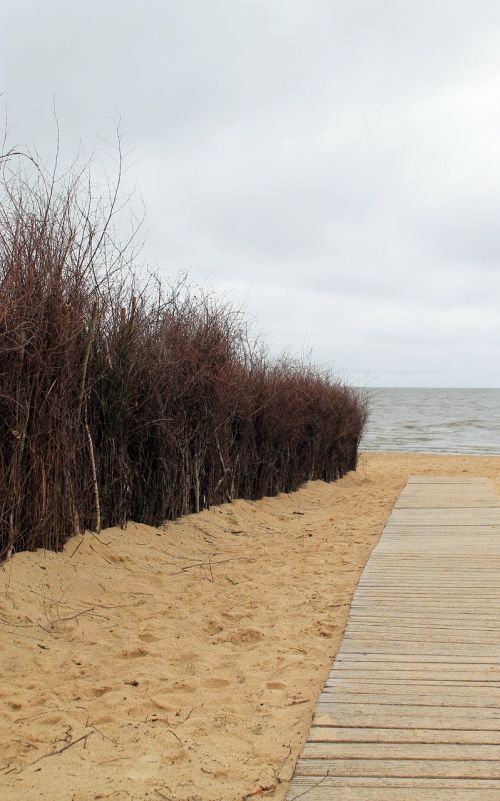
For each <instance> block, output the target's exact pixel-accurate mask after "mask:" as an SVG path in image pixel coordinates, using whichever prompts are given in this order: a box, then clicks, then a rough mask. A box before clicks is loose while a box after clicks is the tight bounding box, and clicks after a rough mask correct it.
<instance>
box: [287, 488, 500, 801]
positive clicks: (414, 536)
mask: <svg viewBox="0 0 500 801" xmlns="http://www.w3.org/2000/svg"><path fill="white" fill-rule="evenodd" d="M298 798H300V799H301V801H476V800H477V801H500V502H499V500H498V498H497V496H496V495H495V493H494V491H493V489H492V486H491V484H490V482H489V481H488V480H487V479H479V478H476V479H467V478H430V477H414V478H410V480H409V481H408V484H407V485H406V487H405V489H404V490H403V492H402V493H401V495H400V496H399V499H398V501H397V503H396V505H395V507H394V510H393V512H392V514H391V516H390V518H389V520H388V522H387V525H386V527H385V529H384V532H383V534H382V537H381V539H380V541H379V543H378V545H377V546H376V547H375V549H374V550H373V553H372V555H371V557H370V559H369V561H368V563H367V565H366V567H365V570H364V572H363V575H362V577H361V580H360V582H359V585H358V588H357V590H356V593H355V595H354V598H353V602H352V606H351V612H350V615H349V621H348V624H347V628H346V631H345V635H344V639H343V643H342V647H341V649H340V651H339V653H338V655H337V658H336V660H335V663H334V665H333V669H332V671H331V673H330V676H329V677H328V680H327V682H326V685H325V687H324V689H323V692H322V693H321V696H320V698H319V701H318V704H317V707H316V713H315V717H314V720H313V724H312V727H311V730H310V732H309V735H308V739H307V742H306V744H305V746H304V749H303V751H302V754H301V757H300V759H299V761H298V763H297V766H296V771H295V775H294V778H293V781H292V783H291V785H290V789H289V792H288V795H287V801H293V799H298Z"/></svg>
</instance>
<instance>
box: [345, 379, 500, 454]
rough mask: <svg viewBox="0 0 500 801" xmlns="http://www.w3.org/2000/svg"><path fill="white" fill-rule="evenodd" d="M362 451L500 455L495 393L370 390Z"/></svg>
mask: <svg viewBox="0 0 500 801" xmlns="http://www.w3.org/2000/svg"><path fill="white" fill-rule="evenodd" d="M368 395H369V398H370V419H369V421H368V427H367V431H366V434H365V436H364V439H363V442H362V444H361V448H362V449H363V450H366V451H440V452H447V453H477V454H493V453H495V454H500V389H371V390H369V391H368Z"/></svg>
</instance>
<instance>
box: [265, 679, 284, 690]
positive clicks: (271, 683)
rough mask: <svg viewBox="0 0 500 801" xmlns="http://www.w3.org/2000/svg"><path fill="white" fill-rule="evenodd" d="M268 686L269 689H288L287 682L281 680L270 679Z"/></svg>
mask: <svg viewBox="0 0 500 801" xmlns="http://www.w3.org/2000/svg"><path fill="white" fill-rule="evenodd" d="M266 687H267V689H268V690H286V684H283V682H281V681H268V682H266Z"/></svg>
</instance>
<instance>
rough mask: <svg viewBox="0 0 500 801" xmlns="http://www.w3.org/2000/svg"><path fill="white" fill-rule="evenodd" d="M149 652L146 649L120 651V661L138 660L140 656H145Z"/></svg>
mask: <svg viewBox="0 0 500 801" xmlns="http://www.w3.org/2000/svg"><path fill="white" fill-rule="evenodd" d="M148 654H149V651H147V650H146V648H133V649H132V650H131V651H122V652H121V654H120V656H121V658H122V659H139V657H141V656H147V655H148Z"/></svg>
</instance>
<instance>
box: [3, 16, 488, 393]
mask: <svg viewBox="0 0 500 801" xmlns="http://www.w3.org/2000/svg"><path fill="white" fill-rule="evenodd" d="M0 93H1V94H2V95H3V97H2V100H3V101H4V103H5V106H6V108H7V112H8V119H7V128H8V141H9V143H10V144H16V145H27V146H29V147H32V146H33V145H36V146H37V147H38V149H39V151H40V152H41V153H42V154H48V157H49V158H50V154H53V151H54V142H55V125H54V114H53V107H54V103H55V107H56V112H57V119H58V123H59V127H60V132H61V141H62V150H63V152H64V153H65V154H70V153H75V152H76V151H77V150H78V148H79V147H80V146H83V147H84V148H85V151H86V152H91V151H96V152H97V153H101V152H102V154H103V158H104V154H107V153H108V154H109V152H110V147H109V145H108V144H107V142H109V141H112V140H113V134H114V125H115V122H116V120H118V119H119V120H120V127H121V131H122V134H123V142H124V149H125V152H126V158H125V166H126V182H127V184H128V185H129V186H130V187H133V188H134V191H135V192H136V193H137V196H140V197H141V198H142V200H143V203H144V207H145V210H146V221H145V229H144V249H143V258H144V261H145V262H147V263H149V264H151V265H152V266H153V267H154V268H155V269H157V270H158V271H159V272H160V273H161V275H163V276H165V277H166V278H167V279H173V278H175V276H176V275H178V274H179V273H184V272H186V271H188V272H189V277H190V279H191V280H192V281H193V282H195V283H199V284H202V285H203V286H207V287H209V288H211V289H213V290H215V291H216V292H218V293H221V294H223V295H224V297H225V298H226V299H229V300H231V301H232V302H234V303H236V304H237V305H241V304H242V303H244V304H245V307H246V309H247V312H248V315H249V317H250V319H251V320H252V325H253V326H254V327H255V329H256V330H259V331H262V332H263V334H264V336H265V338H266V340H267V342H268V343H269V346H270V348H271V350H272V352H276V353H278V352H280V351H282V350H286V351H287V352H289V353H292V354H299V355H300V354H305V355H307V356H309V355H310V356H311V358H312V360H313V361H314V362H317V363H320V364H322V365H327V366H330V367H332V368H334V370H336V371H337V372H338V373H339V375H341V376H342V377H344V378H345V379H347V380H349V381H352V382H354V383H356V384H361V385H363V386H369V387H374V386H440V387H448V386H449V387H453V386H457V387H475V386H477V387H498V386H500V369H499V367H500V4H499V3H498V2H497V0H495V1H494V2H493V1H491V2H489V1H487V0H467V1H466V2H463V1H461V0H450V1H449V0H433V1H432V2H430V1H429V0H419V2H415V0H411V1H409V0H373V1H372V0H363V2H361V0H158V1H157V2H154V1H153V0H143V1H142V2H140V3H139V2H131V1H130V0H120V2H117V1H115V0H109V1H107V0H100V1H99V2H96V0H85V2H81V0H72V2H71V3H68V2H67V0H57V1H56V2H54V1H53V0H44V2H43V3H41V2H39V0H15V2H13V0H0Z"/></svg>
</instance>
